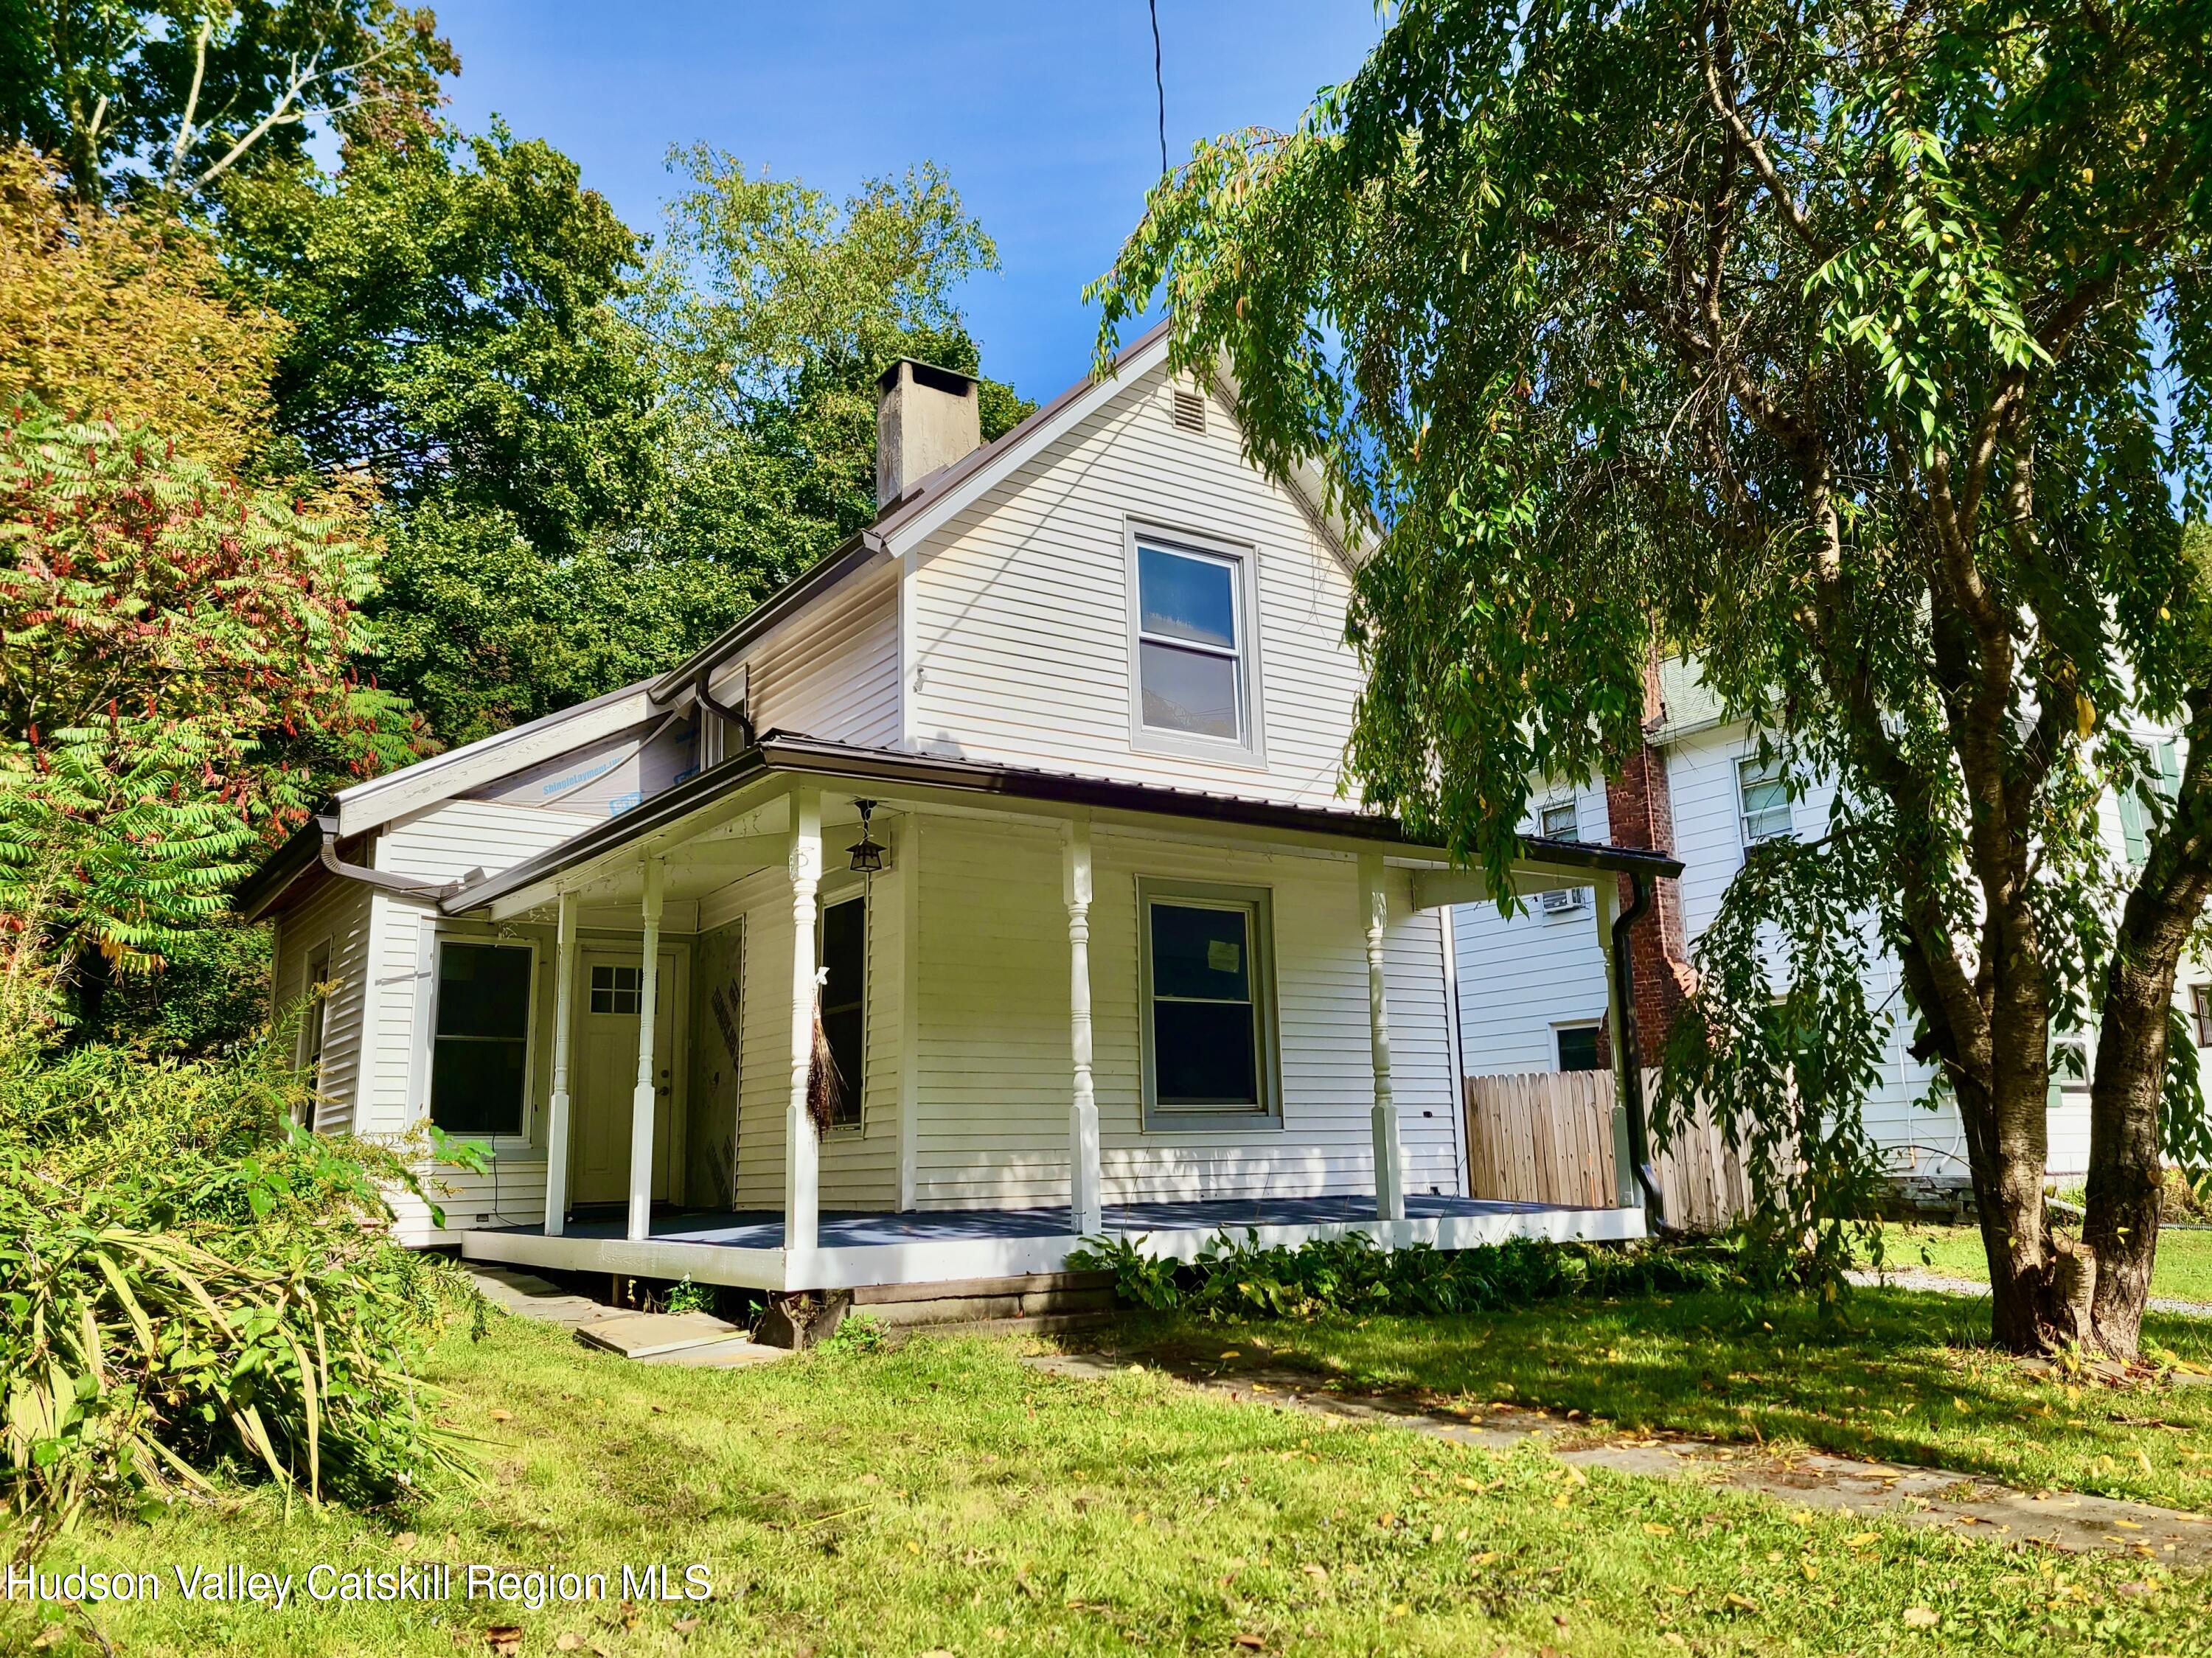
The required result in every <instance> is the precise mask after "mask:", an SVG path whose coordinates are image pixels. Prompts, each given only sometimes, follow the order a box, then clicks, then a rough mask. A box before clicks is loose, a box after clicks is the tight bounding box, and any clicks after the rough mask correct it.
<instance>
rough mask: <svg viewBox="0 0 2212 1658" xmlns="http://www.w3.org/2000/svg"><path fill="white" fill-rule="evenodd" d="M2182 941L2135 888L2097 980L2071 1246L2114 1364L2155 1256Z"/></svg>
mask: <svg viewBox="0 0 2212 1658" xmlns="http://www.w3.org/2000/svg"><path fill="white" fill-rule="evenodd" d="M2188 936H2189V926H2188V916H2187V915H2186V914H2182V913H2179V910H2178V908H2176V907H2169V906H2166V905H2164V904H2160V903H2159V902H2155V901H2151V900H2147V899H2146V898H2145V896H2144V895H2143V894H2142V891H2140V890H2138V891H2137V892H2136V895H2135V896H2132V897H2131V898H2130V900H2129V901H2128V908H2127V913H2126V915H2125V917H2124V920H2122V923H2121V927H2120V938H2119V942H2118V948H2116V949H2115V950H2113V952H2112V965H2111V966H2110V967H2109V968H2108V969H2106V975H2105V1005H2104V1015H2103V1018H2102V1021H2101V1023H2100V1026H2099V1029H2098V1039H2097V1068H2096V1075H2095V1076H2094V1077H2093V1078H2092V1079H2091V1082H2090V1085H2089V1189H2088V1214H2087V1218H2086V1219H2085V1220H2084V1222H2083V1224H2082V1228H2081V1241H2082V1242H2084V1243H2086V1244H2087V1246H2088V1247H2089V1248H2090V1249H2091V1250H2092V1251H2093V1252H2094V1254H2095V1255H2096V1257H2097V1278H2096V1296H2095V1299H2094V1301H2093V1303H2092V1308H2093V1327H2094V1333H2095V1339H2096V1343H2097V1345H2099V1346H2100V1347H2102V1348H2103V1349H2104V1350H2105V1351H2106V1352H2108V1353H2110V1354H2112V1357H2115V1358H2133V1357H2135V1356H2136V1349H2137V1346H2138V1345H2139V1344H2140V1342H2141V1340H2142V1315H2143V1303H2144V1302H2145V1301H2146V1300H2147V1299H2148V1297H2149V1295H2150V1274H2151V1267H2152V1265H2153V1263H2154V1260H2156V1258H2157V1254H2158V1218H2159V1206H2160V1199H2161V1197H2162V1195H2163V1193H2162V1190H2161V1188H2162V1187H2163V1184H2164V1181H2165V1178H2166V1168H2165V1161H2164V1158H2163V1157H2162V1156H2161V1155H2160V1134H2159V1103H2160V1094H2161V1092H2162V1090H2163V1088H2164V1085H2165V1080H2166V1030H2167V1010H2168V1009H2169V1008H2170V1007H2171V1006H2172V1001H2173V975H2174V969H2175V967H2176V965H2177V964H2178V963H2179V960H2180V957H2181V947H2182V945H2183V944H2184V943H2185V942H2186V940H2187V938H2188Z"/></svg>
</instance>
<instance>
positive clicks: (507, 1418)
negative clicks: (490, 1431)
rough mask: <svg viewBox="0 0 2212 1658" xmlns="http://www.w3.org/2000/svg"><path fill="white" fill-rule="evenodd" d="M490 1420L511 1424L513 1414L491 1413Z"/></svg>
mask: <svg viewBox="0 0 2212 1658" xmlns="http://www.w3.org/2000/svg"><path fill="white" fill-rule="evenodd" d="M491 1419H492V1420H493V1421H495V1422H512V1421H513V1420H514V1412H513V1411H494V1412H492V1413H491Z"/></svg>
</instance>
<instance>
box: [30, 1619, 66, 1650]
mask: <svg viewBox="0 0 2212 1658" xmlns="http://www.w3.org/2000/svg"><path fill="white" fill-rule="evenodd" d="M68 1633H69V1631H67V1630H65V1629H64V1628H63V1627H62V1626H61V1625H59V1624H49V1625H46V1628H44V1629H42V1630H40V1631H39V1632H38V1633H37V1634H36V1635H34V1636H33V1637H31V1650H32V1651H33V1652H44V1651H45V1650H46V1649H47V1648H48V1647H58V1646H59V1645H60V1644H61V1643H62V1637H64V1636H66V1635H67V1634H68Z"/></svg>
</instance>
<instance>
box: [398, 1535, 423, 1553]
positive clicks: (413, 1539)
mask: <svg viewBox="0 0 2212 1658" xmlns="http://www.w3.org/2000/svg"><path fill="white" fill-rule="evenodd" d="M421 1541H422V1539H420V1538H418V1537H417V1536H416V1535H415V1533H413V1532H411V1531H404V1532H402V1533H399V1535H398V1536H397V1537H395V1538H393V1539H392V1547H393V1548H395V1549H397V1550H398V1551H399V1552H400V1553H402V1554H404V1553H406V1552H408V1550H410V1549H411V1548H413V1547H414V1546H416V1544H417V1543H419V1542H421Z"/></svg>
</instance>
